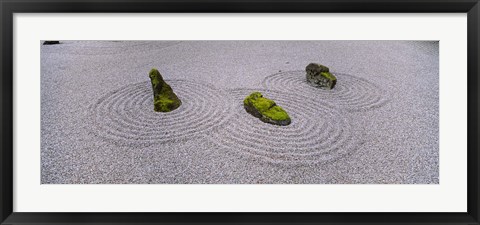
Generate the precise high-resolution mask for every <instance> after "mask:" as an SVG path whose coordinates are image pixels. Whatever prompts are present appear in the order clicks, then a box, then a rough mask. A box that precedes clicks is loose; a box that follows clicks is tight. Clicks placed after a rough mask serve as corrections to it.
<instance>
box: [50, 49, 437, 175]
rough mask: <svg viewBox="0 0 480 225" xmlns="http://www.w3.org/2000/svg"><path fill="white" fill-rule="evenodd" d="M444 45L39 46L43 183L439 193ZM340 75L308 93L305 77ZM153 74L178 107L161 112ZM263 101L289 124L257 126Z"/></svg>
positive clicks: (260, 124)
mask: <svg viewBox="0 0 480 225" xmlns="http://www.w3.org/2000/svg"><path fill="white" fill-rule="evenodd" d="M438 47H439V46H438V42H423V41H183V42H180V41H61V44H59V45H41V47H40V48H41V112H42V115H41V129H42V130H41V135H42V138H41V160H42V161H41V166H42V168H41V182H42V183H43V184H91V183H121V184H126V183H138V184H145V183H152V184H158V183H168V184H173V183H179V184H185V183H209V184H212V183H219V184H241V183H242V184H243V183H248V184H256V183H302V184H357V183H362V184H379V183H380V184H384V183H388V184H410V183H414V184H438V183H439V140H438V138H439V122H438V118H439V112H438V109H439V108H438V106H439V58H438V57H439V56H438V54H439V53H438ZM311 62H316V63H321V64H324V65H326V66H328V67H329V68H330V71H331V72H332V73H333V74H334V75H336V76H337V85H336V86H335V88H334V89H333V90H330V91H328V90H320V89H317V88H314V87H311V86H309V85H308V83H307V82H306V78H305V72H304V69H305V66H307V65H308V64H309V63H311ZM154 67H155V68H158V69H159V71H160V73H161V74H162V75H163V77H164V79H165V80H166V81H167V83H169V84H170V85H171V86H172V88H173V90H174V91H175V93H176V94H177V95H178V97H179V98H180V99H181V100H182V103H183V104H182V105H181V106H180V108H178V109H177V110H174V111H172V112H170V113H156V112H154V111H153V102H152V101H153V99H152V98H153V94H152V91H151V86H150V83H149V77H148V72H149V71H150V69H151V68H154ZM253 91H260V92H262V93H263V94H264V96H265V97H267V98H270V99H272V100H274V101H275V102H276V103H277V104H278V105H280V106H281V107H282V108H284V109H285V110H286V111H287V112H288V113H289V115H290V117H291V118H292V123H291V124H290V125H288V126H275V125H271V124H266V123H262V122H261V121H260V120H259V119H257V118H254V117H252V116H251V115H249V114H248V113H246V112H245V110H244V109H243V105H242V104H243V103H242V100H243V98H244V97H245V96H247V95H248V94H250V93H251V92H253Z"/></svg>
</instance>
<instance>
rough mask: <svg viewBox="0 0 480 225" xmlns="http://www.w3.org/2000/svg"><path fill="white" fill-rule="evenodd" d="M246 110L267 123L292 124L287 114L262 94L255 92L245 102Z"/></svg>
mask: <svg viewBox="0 0 480 225" xmlns="http://www.w3.org/2000/svg"><path fill="white" fill-rule="evenodd" d="M243 106H244V108H245V110H246V111H247V112H248V113H250V114H251V115H253V116H254V117H257V118H260V120H261V121H263V122H265V123H271V124H275V125H279V126H286V125H289V124H290V123H291V119H290V116H288V114H287V112H286V111H285V110H283V109H282V108H281V107H280V106H278V105H277V104H276V103H275V102H274V101H273V100H271V99H268V98H265V97H263V95H262V94H261V93H260V92H253V93H251V94H250V95H249V96H247V97H246V98H245V99H244V100H243Z"/></svg>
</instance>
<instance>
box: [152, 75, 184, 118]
mask: <svg viewBox="0 0 480 225" xmlns="http://www.w3.org/2000/svg"><path fill="white" fill-rule="evenodd" d="M148 75H149V77H150V81H151V83H152V88H153V105H154V110H155V111H156V112H170V111H172V110H175V109H177V108H178V107H180V105H181V104H182V102H181V101H180V99H178V97H177V95H176V94H175V93H174V92H173V90H172V88H171V87H170V85H168V84H167V83H166V82H165V81H164V80H163V78H162V75H161V74H160V72H158V70H157V69H155V68H153V69H151V70H150V72H149V73H148Z"/></svg>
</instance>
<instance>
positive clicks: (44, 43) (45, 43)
mask: <svg viewBox="0 0 480 225" xmlns="http://www.w3.org/2000/svg"><path fill="white" fill-rule="evenodd" d="M57 44H60V41H44V42H43V45H57Z"/></svg>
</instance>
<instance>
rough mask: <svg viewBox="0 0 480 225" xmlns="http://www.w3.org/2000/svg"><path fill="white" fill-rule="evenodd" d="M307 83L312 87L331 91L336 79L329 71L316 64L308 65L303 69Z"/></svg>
mask: <svg viewBox="0 0 480 225" xmlns="http://www.w3.org/2000/svg"><path fill="white" fill-rule="evenodd" d="M305 71H306V72H307V81H308V83H310V84H311V85H312V86H314V87H319V88H322V89H332V88H334V87H335V84H337V78H336V77H335V76H334V75H333V74H332V73H330V69H329V68H328V67H326V66H324V65H321V64H318V63H310V64H308V66H307V67H306V68H305Z"/></svg>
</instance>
